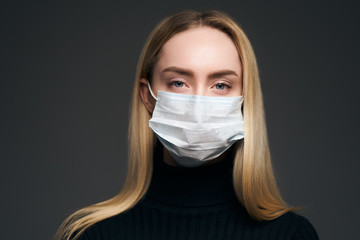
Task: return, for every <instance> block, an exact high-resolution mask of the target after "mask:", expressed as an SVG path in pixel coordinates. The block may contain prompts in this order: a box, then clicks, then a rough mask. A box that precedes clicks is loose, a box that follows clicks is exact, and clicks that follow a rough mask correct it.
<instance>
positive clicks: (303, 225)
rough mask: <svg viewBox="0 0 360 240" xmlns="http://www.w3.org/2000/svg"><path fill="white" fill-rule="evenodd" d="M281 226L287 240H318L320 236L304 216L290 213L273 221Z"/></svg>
mask: <svg viewBox="0 0 360 240" xmlns="http://www.w3.org/2000/svg"><path fill="white" fill-rule="evenodd" d="M272 222H273V223H274V224H278V225H279V226H281V229H282V231H286V233H285V232H284V234H285V235H287V238H286V239H291V240H302V239H304V240H305V239H306V240H318V239H319V237H318V234H317V232H316V230H315V228H314V226H313V225H312V224H311V223H310V221H309V220H308V219H307V218H305V217H304V216H302V215H299V214H297V213H294V212H288V213H285V214H283V215H282V216H280V217H279V218H277V219H275V220H273V221H272Z"/></svg>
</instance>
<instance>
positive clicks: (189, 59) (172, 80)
mask: <svg viewBox="0 0 360 240" xmlns="http://www.w3.org/2000/svg"><path fill="white" fill-rule="evenodd" d="M241 75H242V69H241V63H240V58H239V54H238V52H237V49H236V47H235V45H234V43H233V42H232V40H231V39H230V38H229V37H228V36H227V35H226V34H225V33H223V32H221V31H219V30H217V29H214V28H210V27H198V28H195V29H190V30H187V31H184V32H181V33H179V34H177V35H175V36H174V37H172V38H171V39H170V40H169V41H167V42H166V43H165V44H164V46H163V47H162V49H161V51H160V54H159V59H158V62H157V63H156V65H155V67H154V70H153V80H152V83H151V88H152V91H153V92H154V95H155V96H156V95H157V91H166V92H174V93H181V94H190V95H203V96H213V97H235V96H240V95H241V93H242V82H241V79H242V77H241ZM140 94H141V97H142V99H143V101H144V103H145V105H146V107H147V108H148V110H149V111H150V112H152V110H153V108H154V106H155V100H154V99H153V98H152V97H151V95H150V94H149V92H148V90H147V80H146V79H141V87H140Z"/></svg>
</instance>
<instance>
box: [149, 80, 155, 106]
mask: <svg viewBox="0 0 360 240" xmlns="http://www.w3.org/2000/svg"><path fill="white" fill-rule="evenodd" d="M148 88H149V91H150V94H151V96H152V97H153V98H154V99H155V100H156V101H157V98H156V97H155V95H154V93H153V92H152V90H151V87H150V83H149V82H148Z"/></svg>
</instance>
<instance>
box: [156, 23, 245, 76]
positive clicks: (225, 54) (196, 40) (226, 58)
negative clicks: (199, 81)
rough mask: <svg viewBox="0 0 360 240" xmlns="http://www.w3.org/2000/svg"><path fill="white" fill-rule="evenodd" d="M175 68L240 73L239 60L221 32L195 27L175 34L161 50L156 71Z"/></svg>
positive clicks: (232, 45) (230, 41) (234, 48)
mask: <svg viewBox="0 0 360 240" xmlns="http://www.w3.org/2000/svg"><path fill="white" fill-rule="evenodd" d="M168 66H179V67H184V68H189V69H200V70H201V69H206V68H212V69H213V70H216V69H222V68H227V69H228V68H231V69H232V70H234V71H236V72H238V73H240V67H241V66H240V58H239V54H238V51H237V48H236V47H235V44H234V43H233V41H232V40H231V39H230V37H229V36H228V35H226V34H225V33H224V32H222V31H220V30H218V29H215V28H211V27H197V28H193V29H190V30H186V31H184V32H181V33H178V34H176V35H175V36H173V37H172V38H170V39H169V40H168V41H167V42H166V43H165V44H164V46H163V47H162V49H161V51H160V54H159V60H158V63H157V67H158V68H160V69H162V68H165V67H168Z"/></svg>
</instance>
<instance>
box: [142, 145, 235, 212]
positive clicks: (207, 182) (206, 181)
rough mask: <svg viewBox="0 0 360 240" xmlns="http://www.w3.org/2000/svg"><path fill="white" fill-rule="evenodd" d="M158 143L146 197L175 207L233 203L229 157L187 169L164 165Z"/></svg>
mask: <svg viewBox="0 0 360 240" xmlns="http://www.w3.org/2000/svg"><path fill="white" fill-rule="evenodd" d="M229 150H230V149H229ZM164 155H165V152H164V150H163V147H162V145H161V144H160V143H159V142H158V144H157V147H156V151H155V153H154V171H153V177H152V180H151V184H150V187H149V190H148V193H147V197H148V198H149V199H151V200H155V201H157V202H162V203H166V204H170V205H177V206H191V207H195V206H196V207H199V206H211V205H217V204H223V203H226V202H229V201H232V202H233V201H236V200H237V198H236V196H235V192H234V189H233V183H232V170H233V157H232V156H233V155H232V154H229V153H228V154H225V155H224V156H223V157H222V158H223V159H222V160H221V161H220V159H219V160H217V162H212V163H211V164H206V165H201V166H199V167H193V168H187V167H181V166H174V165H171V164H168V163H166V162H165V159H163V156H164Z"/></svg>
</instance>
